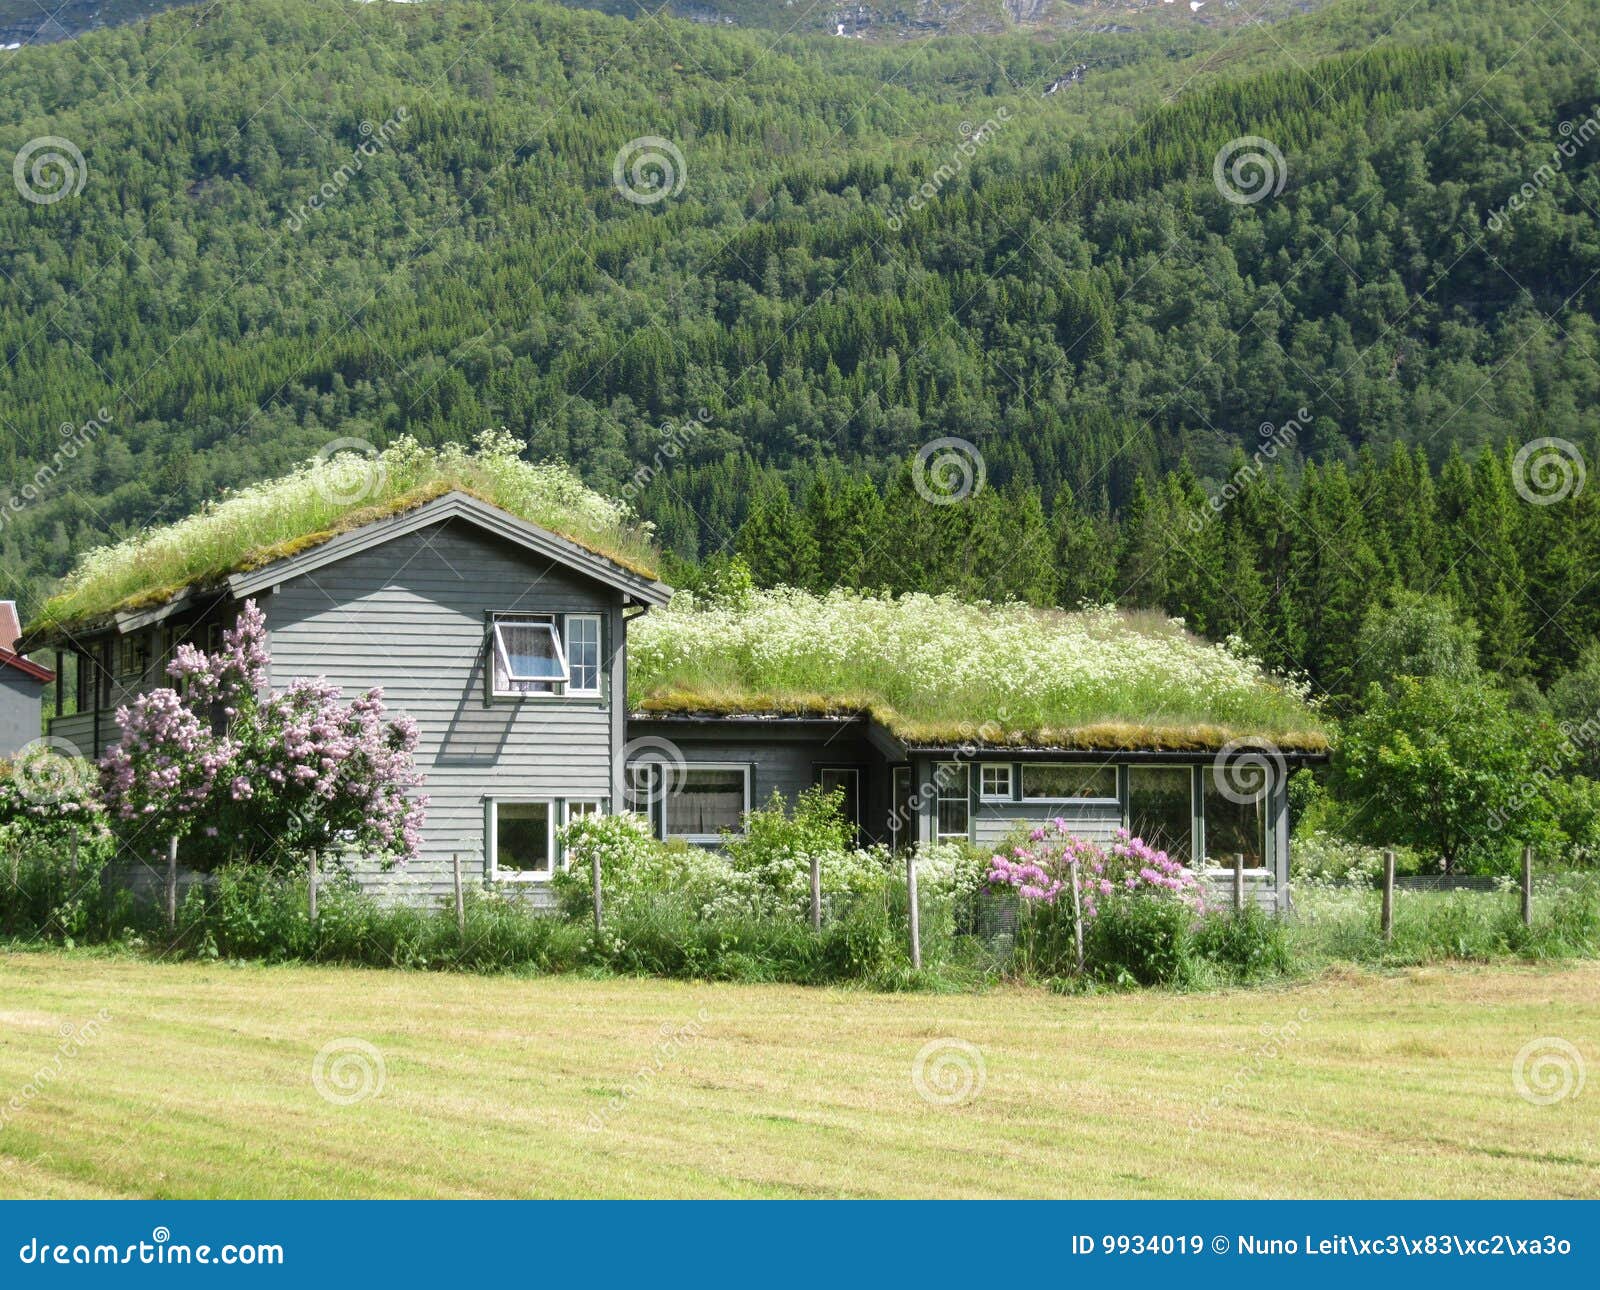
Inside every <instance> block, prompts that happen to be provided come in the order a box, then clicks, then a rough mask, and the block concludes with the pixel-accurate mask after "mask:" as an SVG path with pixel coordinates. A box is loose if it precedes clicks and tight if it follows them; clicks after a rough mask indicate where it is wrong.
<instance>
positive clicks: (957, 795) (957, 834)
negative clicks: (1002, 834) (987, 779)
mask: <svg viewBox="0 0 1600 1290" xmlns="http://www.w3.org/2000/svg"><path fill="white" fill-rule="evenodd" d="M971 780H972V777H971V774H970V772H969V769H968V767H966V766H965V765H963V764H962V763H961V762H958V761H942V762H939V763H938V764H937V765H935V766H934V768H933V790H934V803H933V804H934V819H933V835H934V837H935V838H940V839H943V838H963V839H964V838H966V837H967V836H968V834H969V833H970V832H971V818H972V797H971V795H972V782H971Z"/></svg>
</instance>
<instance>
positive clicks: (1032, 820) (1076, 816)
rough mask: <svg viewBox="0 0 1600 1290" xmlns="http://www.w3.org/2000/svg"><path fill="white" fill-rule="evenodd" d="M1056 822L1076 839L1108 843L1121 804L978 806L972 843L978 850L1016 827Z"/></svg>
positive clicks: (1118, 821) (1117, 822)
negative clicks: (1066, 826)
mask: <svg viewBox="0 0 1600 1290" xmlns="http://www.w3.org/2000/svg"><path fill="white" fill-rule="evenodd" d="M1057 819H1062V820H1065V821H1066V822H1067V824H1068V826H1069V827H1070V828H1071V829H1072V831H1073V832H1074V833H1075V834H1077V835H1078V836H1079V837H1082V838H1093V839H1094V840H1095V841H1097V842H1109V841H1111V839H1112V837H1113V836H1114V835H1115V834H1116V831H1117V830H1118V829H1120V828H1121V827H1122V804H1121V803H1120V802H1108V803H1105V804H1104V805H1102V804H1099V803H1095V804H1081V803H1076V802H1070V803H1069V802H1060V803H1056V802H979V803H978V804H977V806H976V807H974V809H973V817H972V840H973V841H974V842H976V843H977V844H978V845H979V846H981V847H988V846H994V845H995V844H996V843H998V842H999V841H1001V839H1003V838H1005V837H1006V836H1007V835H1008V834H1010V833H1011V832H1012V831H1013V830H1015V829H1017V828H1018V827H1023V828H1029V829H1032V828H1037V827H1038V826H1040V825H1042V824H1048V823H1049V822H1050V821H1052V820H1057Z"/></svg>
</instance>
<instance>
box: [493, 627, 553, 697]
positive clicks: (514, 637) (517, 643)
mask: <svg viewBox="0 0 1600 1290" xmlns="http://www.w3.org/2000/svg"><path fill="white" fill-rule="evenodd" d="M493 631H494V692H495V693H496V694H554V693H555V692H556V686H558V685H561V684H563V683H565V681H566V679H567V656H566V654H565V652H564V651H563V650H562V648H561V636H560V634H559V633H558V632H557V631H556V620H555V618H554V617H553V616H552V615H550V614H496V615H495V616H494V622H493Z"/></svg>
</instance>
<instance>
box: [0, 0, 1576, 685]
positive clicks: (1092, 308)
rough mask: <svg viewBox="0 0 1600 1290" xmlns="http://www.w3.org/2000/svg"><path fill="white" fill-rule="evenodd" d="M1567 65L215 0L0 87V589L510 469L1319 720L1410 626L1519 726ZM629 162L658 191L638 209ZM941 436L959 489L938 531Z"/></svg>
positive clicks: (1509, 30)
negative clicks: (1449, 612) (547, 475)
mask: <svg viewBox="0 0 1600 1290" xmlns="http://www.w3.org/2000/svg"><path fill="white" fill-rule="evenodd" d="M1597 18H1600V4H1597V3H1595V0H1575V2H1574V3H1573V4H1571V5H1569V6H1567V7H1566V8H1565V9H1563V10H1562V13H1561V15H1560V20H1559V24H1557V23H1556V22H1555V21H1553V20H1552V19H1551V18H1550V17H1549V16H1548V15H1546V14H1544V13H1543V12H1542V10H1541V9H1540V7H1538V6H1530V5H1525V4H1519V3H1512V2H1511V0H1479V2H1476V3H1468V2H1467V0H1423V2H1422V3H1419V4H1411V3H1399V2H1398V0H1337V2H1336V3H1332V4H1330V5H1328V6H1326V7H1324V8H1320V9H1318V10H1317V11H1315V12H1313V13H1309V14H1305V15H1301V16H1298V17H1295V18H1293V19H1291V20H1289V21H1285V22H1280V23H1277V24H1274V25H1272V26H1266V27H1259V28H1252V27H1248V26H1245V27H1240V28H1235V29H1228V30H1213V29H1207V28H1203V27H1200V26H1181V25H1178V24H1161V25H1157V26H1152V27H1151V28H1150V29H1148V30H1141V31H1136V32H1132V33H1116V32H1101V33H1084V32H1073V33H1064V32H1057V33H1053V34H1049V35H1039V34H1036V33H1035V34H1012V35H1002V36H997V37H992V38H987V39H984V40H976V39H972V38H968V37H961V38H950V39H928V40H922V41H909V42H899V43H894V44H882V45H879V44H872V43H869V42H860V41H841V40H830V39H823V38H814V37H807V36H801V35H796V36H793V37H787V38H780V37H775V35H774V33H772V32H770V31H767V32H756V31H746V30H724V29H719V28H712V27H707V26H702V25H693V24H689V23H682V22H673V21H666V20H652V21H641V22H625V21H623V20H620V19H617V18H613V17H608V16H605V15H601V14H597V13H592V12H584V11H573V10H565V9H557V8H551V7H545V6H543V5H539V4H518V5H511V6H508V5H496V6H491V5H487V4H479V3H471V2H468V0H450V2H448V3H438V4H430V5H419V6H409V5H408V6H396V5H369V6H357V5H349V4H346V3H343V0H251V2H250V3H244V2H243V0H223V2H222V3H218V4H215V5H211V6H208V7H205V8H203V9H197V10H180V11H175V12H172V13H168V14H165V15H162V16H160V17H158V18H156V19H154V20H153V21H150V22H148V23H143V24H140V25H137V26H132V27H125V28H119V29H116V30H111V31H103V32H95V33H92V34H90V35H88V36H85V37H84V38H83V39H81V40H78V41H75V42H71V43H66V44H60V45H54V46H49V47H41V48H36V49H24V50H21V51H15V52H13V53H12V54H11V55H9V56H8V59H9V60H8V62H7V64H6V67H5V77H4V82H3V84H0V145H3V148H4V150H5V152H6V153H7V154H16V153H18V152H19V151H20V150H22V149H24V148H25V147H26V146H27V145H28V144H29V142H30V141H32V140H36V139H38V138H40V137H43V136H50V137H58V138H61V139H65V140H68V141H70V142H71V143H72V144H73V145H74V147H76V149H77V150H78V151H79V152H80V153H81V155H82V158H83V161H82V167H81V179H82V185H81V189H80V190H78V191H75V192H72V193H70V194H69V195H67V196H66V197H64V198H62V199H61V200H51V201H33V200H22V199H16V200H6V201H4V202H0V270H3V277H0V346H3V350H4V354H5V360H6V376H5V380H4V382H3V384H0V425H3V426H4V427H5V432H4V437H3V440H0V461H3V467H0V469H3V474H0V478H3V479H4V480H6V481H9V486H8V487H7V489H6V491H7V492H8V493H9V494H10V496H9V498H8V497H3V496H0V521H3V524H0V570H3V572H0V578H3V580H4V584H5V585H4V588H3V594H6V595H13V594H15V595H19V596H20V597H21V598H22V600H23V602H24V608H25V612H26V610H27V609H28V608H30V607H35V606H37V604H38V603H39V601H40V599H41V597H42V595H43V594H44V593H45V591H46V590H47V588H48V586H49V584H50V581H51V580H52V579H53V578H54V577H56V576H59V575H60V574H61V573H62V572H63V571H64V570H65V569H66V568H67V567H68V566H69V565H70V563H71V562H72V560H73V559H74V558H75V557H76V556H77V555H79V554H81V553H82V552H83V551H84V550H85V549H86V548H88V547H90V546H94V545H98V544H101V543H103V542H105V541H107V540H110V539H113V538H115V537H118V536H122V535H124V534H126V533H128V532H130V531H133V530H135V529H137V528H138V527H140V526H142V525H146V524H149V523H155V522H162V521H167V520H171V519H173V518H176V517H177V516H180V515H182V514H184V513H187V512H188V511H190V510H192V509H193V508H195V507H196V506H197V505H199V504H200V503H201V502H203V501H204V500H205V499H207V498H210V497H215V496H218V495H219V494H220V493H221V492H222V491H223V490H224V489H226V488H229V487H237V486H240V485H243V484H245V483H248V482H250V481H253V480H256V479H259V478H262V477H265V476H268V475H272V474H276V473H279V472H281V471H282V470H283V469H284V468H285V467H286V466H287V465H288V464H290V463H291V462H293V461H294V460H297V459H301V458H304V457H307V456H309V455H311V454H313V453H315V452H317V451H318V450H319V449H322V448H324V447H325V446H326V445H327V444H328V443H329V442H330V441H332V440H335V439H354V440H365V441H368V442H371V443H374V444H378V445H382V444H384V443H387V442H390V441H392V440H393V439H394V438H396V437H398V436H400V435H403V434H409V435H413V436H415V437H417V438H418V439H419V440H421V441H423V442H424V443H429V444H436V443H440V442H445V441H464V440H467V439H469V438H471V436H472V435H474V434H476V433H477V432H479V431H480V430H482V429H484V428H485V427H489V426H503V427H505V428H507V429H508V430H510V431H511V432H512V433H513V434H515V435H516V436H518V437H519V438H521V439H524V440H526V441H527V442H528V443H529V445H530V451H531V454H532V455H533V456H535V457H557V458H562V459H565V460H569V461H571V462H572V463H573V464H574V465H575V466H576V468H577V469H578V470H579V471H580V472H581V473H582V474H583V475H584V477H585V478H586V479H587V480H588V481H589V482H591V483H593V484H594V485H595V486H597V487H600V488H603V489H607V490H610V491H613V492H615V491H618V490H623V491H625V492H627V493H628V494H630V495H636V496H637V500H638V504H639V506H640V509H641V510H642V511H643V512H644V513H645V514H646V515H647V516H649V517H650V518H652V519H653V520H655V522H656V523H657V524H658V526H659V531H660V535H661V538H662V541H663V543H664V545H665V546H666V548H667V549H668V551H669V553H670V557H671V560H672V562H673V572H674V574H675V575H676V576H677V577H679V578H680V579H681V580H683V581H685V582H688V583H690V584H691V585H704V584H705V583H706V582H707V581H709V580H714V578H715V576H716V574H717V572H718V570H719V569H720V568H722V567H723V566H724V565H725V564H726V562H727V561H728V560H730V559H731V558H732V557H733V556H734V555H735V554H740V555H742V556H743V558H744V559H745V561H746V562H747V564H748V565H749V567H750V569H751V571H752V573H753V574H754V576H755V577H756V578H757V579H758V580H761V581H790V582H796V583H799V584H801V585H812V586H819V587H820V586H827V585H833V584H835V583H842V584H846V585H859V586H862V587H873V588H877V587H889V588H895V589H901V588H926V589H930V590H937V589H944V588H952V589H956V590H959V591H961V592H964V593H969V594H976V595H985V596H993V597H1008V596H1017V597H1022V598H1025V599H1028V600H1031V601H1034V602H1037V603H1041V604H1049V603H1057V604H1065V605H1073V604H1077V603H1079V602H1081V601H1083V600H1090V601H1097V602H1099V601H1105V600H1111V599H1114V600H1117V601H1118V602H1120V603H1123V604H1128V605H1134V606H1147V607H1159V608H1161V609H1163V610H1165V611H1166V612H1168V613H1170V614H1175V615H1182V616H1183V617H1184V618H1185V619H1187V620H1188V621H1189V622H1190V624H1191V625H1192V626H1194V627H1195V628H1197V629H1198V630H1201V631H1203V632H1205V633H1206V634H1208V635H1210V636H1213V637H1215V638H1221V637H1224V636H1227V635H1229V634H1233V633H1237V634H1239V635H1241V636H1242V637H1243V638H1244V639H1245V640H1246V642H1247V643H1248V644H1249V645H1250V646H1251V647H1252V648H1254V649H1255V650H1257V651H1259V652H1260V653H1261V654H1262V655H1263V656H1264V657H1265V658H1266V659H1268V660H1269V661H1270V662H1272V663H1273V664H1274V665H1277V666H1280V667H1284V668H1287V669H1292V670H1297V671H1303V672H1306V673H1308V674H1309V675H1310V676H1311V677H1312V678H1313V680H1314V681H1315V682H1316V684H1317V685H1318V686H1319V687H1321V688H1322V689H1323V690H1324V691H1326V692H1328V693H1330V694H1332V695H1334V696H1341V695H1351V694H1353V693H1355V692H1356V691H1357V689H1358V688H1359V683H1360V680H1361V676H1360V666H1359V663H1360V659H1359V652H1358V650H1357V647H1356V638H1357V633H1358V630H1359V628H1360V627H1361V625H1362V623H1363V621H1364V619H1365V617H1366V615H1367V612H1368V610H1369V609H1370V608H1371V607H1372V606H1374V605H1381V604H1388V603H1391V602H1393V601H1395V600H1396V598H1398V597H1403V596H1404V595H1405V594H1407V593H1414V594H1415V593H1427V594H1429V595H1432V596H1435V597H1439V598H1441V599H1444V600H1448V601H1450V602H1451V603H1453V604H1454V606H1455V607H1456V610H1457V612H1458V613H1459V614H1460V615H1461V616H1463V617H1470V618H1471V619H1472V620H1473V621H1474V623H1475V625H1476V627H1477V629H1478V632H1479V635H1478V637H1477V649H1478V653H1479V655H1480V661H1481V663H1482V664H1483V665H1485V666H1487V667H1490V668H1493V669H1496V670H1497V671H1499V672H1500V673H1502V674H1503V675H1505V676H1506V677H1507V678H1509V679H1511V680H1514V681H1517V682H1519V683H1520V682H1523V681H1531V682H1536V683H1538V684H1539V685H1540V686H1543V687H1548V686H1550V685H1551V684H1552V683H1554V682H1555V681H1556V680H1557V679H1558V678H1560V677H1561V675H1562V674H1563V673H1564V672H1566V671H1567V670H1569V669H1570V668H1571V667H1572V666H1573V664H1574V663H1575V662H1576V661H1577V659H1578V656H1579V654H1580V653H1581V651H1582V647H1583V645H1584V643H1585V642H1587V641H1588V640H1590V639H1592V637H1593V634H1594V630H1595V625H1596V617H1597V615H1600V592H1597V591H1596V589H1595V587H1594V586H1592V585H1591V584H1590V582H1589V578H1590V574H1591V571H1592V570H1593V569H1594V568H1595V567H1596V566H1597V564H1600V537H1597V520H1596V512H1595V502H1594V492H1593V490H1592V489H1584V488H1582V487H1581V482H1582V481H1581V480H1573V479H1570V478H1569V480H1568V482H1569V485H1571V484H1578V485H1580V486H1577V487H1569V488H1568V489H1567V495H1564V500H1562V501H1560V502H1559V503H1557V504H1553V505H1543V504H1538V503H1542V502H1544V501H1547V500H1549V497H1550V495H1551V493H1550V488H1551V487H1554V486H1559V481H1557V484H1556V485H1551V484H1550V482H1549V481H1548V480H1545V481H1544V482H1543V483H1542V484H1541V483H1540V481H1539V480H1535V481H1534V485H1533V487H1534V488H1535V491H1536V489H1537V487H1543V488H1544V489H1545V492H1544V494H1543V495H1542V496H1538V497H1536V498H1535V500H1534V501H1529V500H1528V497H1527V494H1528V493H1529V491H1530V484H1529V472H1530V469H1534V470H1539V469H1541V468H1543V467H1550V466H1551V462H1550V460H1549V453H1548V451H1543V450H1542V451H1541V454H1540V455H1539V456H1538V457H1537V458H1536V459H1535V460H1533V461H1532V462H1530V461H1529V460H1528V459H1527V457H1526V456H1524V457H1523V458H1522V459H1520V460H1519V459H1518V456H1517V454H1518V452H1519V450H1521V449H1522V448H1523V447H1524V446H1525V445H1527V444H1529V443H1530V442H1532V441H1534V440H1539V439H1545V438H1554V439H1559V440H1561V441H1563V442H1564V443H1565V444H1567V445H1570V447H1571V448H1572V449H1573V450H1574V452H1575V453H1576V454H1577V458H1576V459H1574V458H1573V457H1572V455H1571V454H1568V455H1566V456H1559V454H1558V456H1559V460H1557V461H1555V462H1554V467H1555V468H1557V469H1566V470H1568V471H1569V474H1570V471H1572V470H1576V471H1578V472H1580V473H1581V472H1582V471H1583V469H1584V465H1585V463H1586V462H1592V461H1593V460H1594V453H1595V451H1596V444H1597V428H1600V414H1597V411H1596V404H1597V400H1596V392H1597V390H1596V387H1597V384H1600V368H1597V366H1596V362H1595V357H1596V334H1595V332H1596V327H1595V319H1596V312H1597V306H1600V300H1597V290H1600V285H1597V282H1600V280H1597V277H1596V275H1597V273H1600V230H1597V227H1596V212H1600V171H1597V169H1596V165H1595V162H1596V159H1597V158H1600V138H1595V137H1594V128H1595V127H1594V120H1593V114H1594V113H1595V111H1596V109H1597V107H1600V73H1597V68H1596V63H1595V61H1594V59H1593V58H1592V57H1591V56H1590V55H1589V54H1588V53H1587V52H1586V51H1585V48H1584V46H1583V45H1582V44H1581V43H1580V41H1579V40H1575V39H1573V33H1579V34H1580V35H1581V34H1582V33H1584V32H1590V33H1592V32H1593V31H1594V30H1596V29H1597V27H1596V19H1597ZM1080 66H1081V67H1084V68H1086V69H1087V70H1086V71H1084V72H1083V73H1082V74H1081V75H1080V76H1079V78H1078V79H1076V80H1074V81H1071V82H1069V83H1067V84H1065V85H1060V86H1057V89H1056V92H1052V93H1046V90H1048V89H1050V88H1051V87H1052V86H1056V85H1057V82H1058V81H1060V80H1061V78H1063V77H1064V76H1066V75H1067V73H1068V72H1070V71H1071V70H1072V69H1073V68H1077V67H1080ZM1247 136H1248V137H1259V138H1260V139H1263V140H1266V141H1267V142H1269V143H1270V144H1271V145H1272V150H1273V151H1274V152H1275V153H1276V157H1275V156H1274V155H1273V153H1272V152H1268V153H1261V151H1260V149H1259V148H1257V150H1256V151H1257V155H1259V156H1263V157H1264V158H1265V161H1264V164H1265V165H1266V167H1267V171H1268V173H1267V175H1266V186H1265V188H1264V189H1262V190H1260V191H1253V192H1250V193H1246V194H1241V193H1239V192H1237V191H1229V182H1232V181H1233V180H1237V179H1238V175H1237V174H1235V175H1233V176H1232V180H1230V177H1229V176H1228V175H1227V174H1225V173H1223V172H1222V170H1220V169H1219V161H1218V158H1219V152H1222V151H1223V150H1225V149H1226V148H1227V146H1228V145H1229V144H1230V142H1232V141H1236V140H1238V139H1240V138H1242V137H1247ZM641 139H658V140H663V141H666V142H667V143H669V144H670V145H671V150H663V149H661V148H660V147H659V146H656V155H657V156H658V157H661V156H664V157H665V158H666V161H667V164H668V165H669V166H672V167H673V170H674V173H673V174H672V175H670V176H668V177H667V179H666V186H665V187H664V188H661V189H659V190H655V189H649V188H648V183H649V182H651V180H650V179H649V178H648V177H647V179H646V180H645V181H644V182H645V183H646V185H647V187H646V188H645V189H643V190H634V191H632V192H631V193H630V192H629V191H628V185H629V183H631V182H632V178H631V177H630V176H631V172H629V171H627V170H626V169H625V168H624V169H621V170H619V169H618V168H619V166H621V165H622V160H623V158H622V154H623V153H624V152H625V150H626V149H627V146H628V145H629V144H630V142H632V141H638V140H641ZM1564 143H1565V144H1566V145H1567V148H1568V151H1567V152H1565V153H1563V152H1562V151H1560V150H1559V149H1560V145H1562V144H1564ZM674 150H675V153H676V156H675V157H674V156H673V151H674ZM1277 157H1281V162H1280V161H1278V160H1277V159H1276V158H1277ZM619 175H620V176H621V180H622V182H619V179H618V176H619ZM655 178H660V175H659V174H657V175H656V176H655ZM19 182H20V181H19ZM641 198H642V200H641ZM942 439H957V440H960V441H962V442H963V443H964V444H966V445H971V448H970V450H969V449H967V448H965V447H960V448H958V452H959V453H961V454H965V456H963V457H962V458H961V460H960V461H959V462H958V463H957V465H958V466H964V467H966V468H968V469H969V470H970V471H972V472H974V473H975V477H974V478H973V479H972V480H971V483H970V485H969V487H968V489H967V490H966V491H968V492H970V496H966V497H965V499H964V500H963V501H961V502H960V503H959V504H953V505H929V504H927V503H926V501H925V500H924V497H923V493H922V492H921V491H919V488H918V485H919V483H922V484H924V485H925V484H926V475H927V470H928V468H929V467H930V466H934V467H937V466H939V465H940V463H941V461H942V460H943V459H942V458H941V457H940V456H939V455H937V454H936V455H934V456H932V457H930V456H929V455H928V445H930V444H933V443H934V442H935V441H938V440H942ZM63 445H68V446H70V448H71V454H70V455H69V456H64V455H63V453H62V447H63ZM940 451H941V452H943V451H945V450H940ZM1561 451H1562V452H1565V450H1564V449H1563V450H1561ZM919 453H920V454H921V456H920V457H919ZM946 455H948V454H947V453H946ZM943 464H944V465H945V466H948V465H949V464H950V463H949V461H944V462H943ZM1519 485H1521V487H1520V488H1519ZM941 500H944V499H941Z"/></svg>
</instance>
